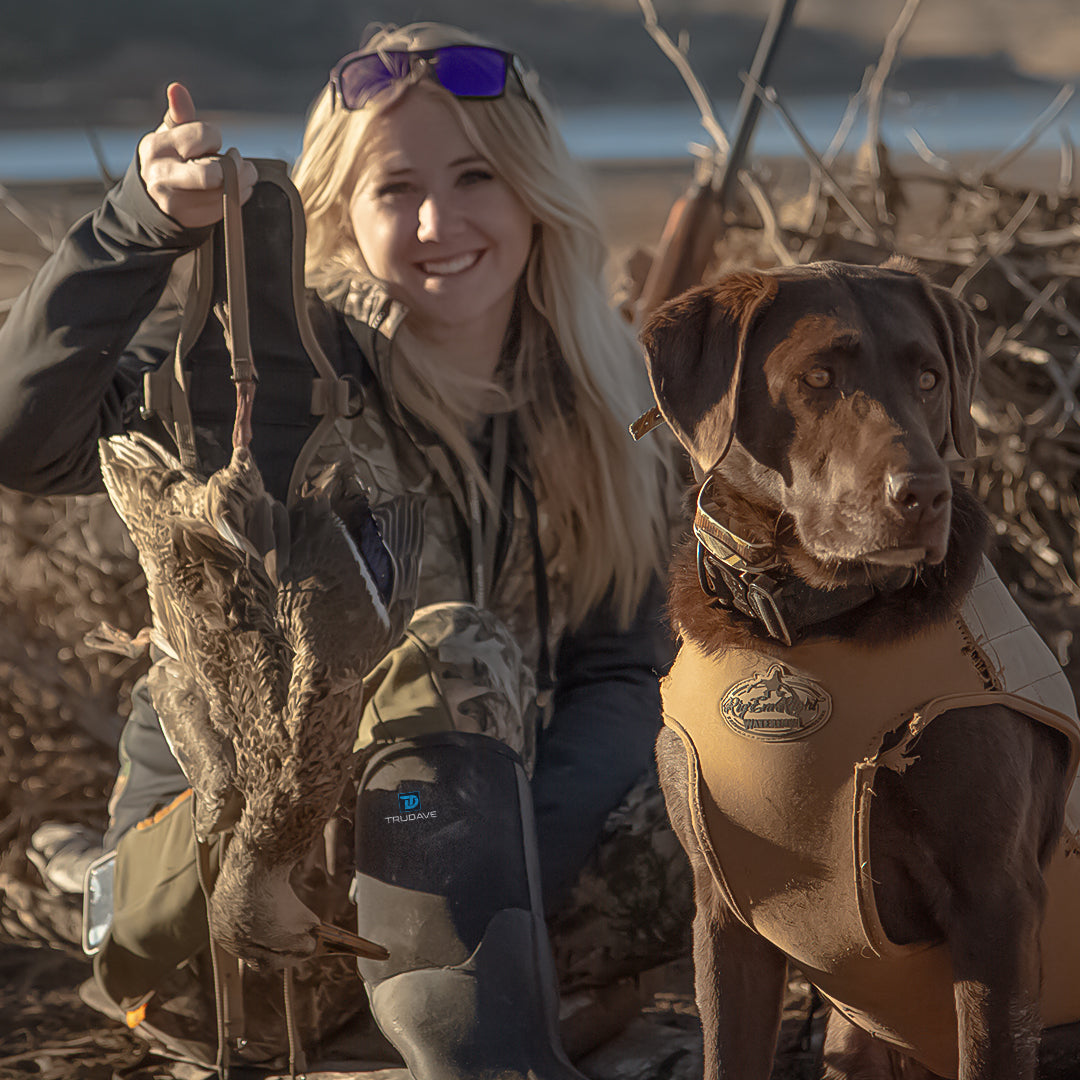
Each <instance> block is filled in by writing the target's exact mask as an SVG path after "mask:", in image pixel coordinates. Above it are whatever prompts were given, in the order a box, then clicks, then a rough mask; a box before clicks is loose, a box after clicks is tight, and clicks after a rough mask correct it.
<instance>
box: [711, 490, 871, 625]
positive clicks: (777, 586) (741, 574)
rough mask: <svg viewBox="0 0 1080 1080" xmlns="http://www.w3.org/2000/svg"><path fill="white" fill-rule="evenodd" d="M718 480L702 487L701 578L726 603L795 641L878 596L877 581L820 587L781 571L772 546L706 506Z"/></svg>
mask: <svg viewBox="0 0 1080 1080" xmlns="http://www.w3.org/2000/svg"><path fill="white" fill-rule="evenodd" d="M712 479H713V478H712V477H711V476H710V477H709V478H708V479H707V480H706V481H705V483H704V484H702V485H701V490H700V491H699V492H698V497H697V506H696V508H695V510H694V536H695V537H696V539H697V542H698V543H697V571H698V581H699V582H700V584H701V588H702V590H703V591H704V593H705V594H706V596H711V597H713V599H714V600H715V601H716V603H718V604H719V605H720V606H721V607H724V608H729V609H732V608H733V609H734V610H736V611H739V612H741V613H742V614H743V615H747V616H749V617H750V618H751V619H753V620H754V621H755V622H756V623H758V624H759V625H761V626H762V627H764V629H765V632H766V633H767V634H768V635H769V637H771V638H773V639H774V640H775V641H780V642H782V643H783V644H784V645H793V644H794V643H795V640H796V638H798V637H801V636H802V631H804V630H806V629H807V628H808V627H810V626H816V625H817V624H818V623H823V622H825V621H827V620H828V619H832V618H835V617H836V616H837V615H844V614H846V613H847V612H849V611H854V610H855V608H858V607H861V606H862V605H863V604H865V603H866V602H867V601H869V600H872V599H873V598H874V597H875V596H876V595H877V589H875V588H874V587H873V586H872V585H853V586H848V587H846V588H842V589H817V588H815V587H814V586H812V585H808V584H807V583H806V582H805V581H803V580H802V579H801V578H797V577H793V576H791V575H790V574H782V573H780V572H779V571H780V570H781V567H782V565H783V564H782V563H781V562H780V560H779V559H778V558H777V557H776V555H775V551H774V549H773V548H772V547H771V545H768V544H756V543H753V542H752V541H750V540H745V539H743V538H742V537H741V536H738V535H737V534H735V533H733V532H732V531H731V530H730V529H729V528H728V527H727V526H726V525H722V524H721V523H720V522H719V521H717V520H716V518H715V517H714V516H713V515H712V514H710V513H709V511H708V510H707V509H706V508H705V506H704V504H703V500H702V496H703V495H704V494H705V491H706V489H707V488H708V486H709V484H710V483H711V482H712ZM770 556H771V558H770Z"/></svg>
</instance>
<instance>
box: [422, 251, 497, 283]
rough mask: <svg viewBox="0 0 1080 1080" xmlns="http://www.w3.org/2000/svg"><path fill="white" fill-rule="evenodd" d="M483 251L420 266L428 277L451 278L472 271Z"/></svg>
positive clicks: (433, 260) (431, 261) (424, 263)
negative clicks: (453, 275)
mask: <svg viewBox="0 0 1080 1080" xmlns="http://www.w3.org/2000/svg"><path fill="white" fill-rule="evenodd" d="M482 254H483V252H482V251H469V252H467V253H466V254H464V255H455V256H454V257H453V258H452V259H437V260H436V259H432V260H430V261H429V262H422V263H420V264H419V266H420V270H421V272H422V273H424V274H426V275H427V276H428V277H449V276H450V275H452V274H460V273H462V271H464V270H470V269H472V267H474V266H475V265H476V264H477V263H478V262H479V261H480V256H481V255H482Z"/></svg>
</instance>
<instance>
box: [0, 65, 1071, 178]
mask: <svg viewBox="0 0 1080 1080" xmlns="http://www.w3.org/2000/svg"><path fill="white" fill-rule="evenodd" d="M1053 97H1054V90H1053V89H1049V88H1048V89H1041V88H1027V87H1023V88H1010V89H1003V90H971V89H965V90H956V91H940V90H939V91H934V92H927V93H925V94H918V95H916V94H910V95H909V94H894V95H891V96H890V97H889V99H888V101H887V104H886V107H885V111H884V114H883V121H882V135H883V138H884V140H885V142H886V144H887V145H888V146H889V148H890V149H891V150H892V151H893V152H894V154H896V153H903V152H906V151H908V150H910V149H911V145H910V143H909V142H908V139H907V135H906V131H907V129H908V128H914V129H915V130H917V131H918V133H919V135H921V137H922V138H923V140H924V141H925V142H926V143H927V144H928V145H929V147H930V148H931V149H932V150H933V151H935V152H936V153H937V154H939V155H941V156H943V157H945V158H948V157H949V156H950V155H951V154H960V153H970V152H978V151H987V152H995V151H998V150H1001V149H1003V148H1004V147H1006V146H1008V145H1010V144H1011V143H1013V142H1014V141H1015V140H1017V139H1019V138H1021V137H1022V136H1023V135H1024V134H1025V132H1026V131H1027V130H1028V128H1029V127H1030V125H1031V124H1032V122H1033V121H1034V120H1035V118H1036V117H1037V116H1038V115H1039V114H1040V113H1041V112H1042V111H1043V109H1045V108H1046V107H1047V105H1049V103H1050V102H1051V100H1052V99H1053ZM785 104H786V105H787V107H788V109H789V110H790V112H791V113H792V114H793V116H794V117H795V120H796V121H797V123H798V124H799V127H800V129H801V130H802V131H803V133H804V134H805V135H806V137H807V138H808V139H809V140H810V142H811V143H812V144H813V146H814V147H815V148H816V149H817V150H818V151H819V152H821V151H824V150H825V148H826V146H827V145H828V143H829V141H830V140H831V139H832V137H833V134H834V132H835V131H836V128H837V125H838V124H839V123H840V119H841V117H842V116H843V113H844V110H845V108H846V107H847V98H846V97H841V96H828V97H807V98H800V99H791V100H790V101H787V102H785ZM717 115H718V118H719V120H720V122H721V124H723V125H724V126H725V128H726V129H727V131H728V133H729V135H730V134H733V132H732V131H731V126H732V122H733V117H734V115H735V105H734V103H732V102H724V103H720V105H719V106H718V107H717ZM1078 120H1080V102H1078V100H1077V99H1075V98H1074V99H1073V100H1072V101H1070V102H1069V104H1068V106H1066V108H1065V110H1064V111H1063V112H1062V114H1061V115H1060V116H1059V117H1058V119H1057V121H1055V123H1054V124H1053V125H1052V126H1051V127H1050V129H1049V130H1048V131H1046V132H1044V133H1043V135H1042V136H1041V138H1040V140H1039V144H1038V145H1040V146H1041V147H1044V148H1052V147H1054V146H1056V145H1058V143H1059V141H1060V135H1059V131H1060V128H1061V126H1062V125H1065V126H1070V125H1075V124H1076V123H1077V121H1078ZM222 126H223V131H224V137H225V145H226V146H236V147H237V148H238V149H239V150H240V151H241V152H242V153H243V154H245V155H247V156H249V157H273V158H284V159H285V160H286V161H289V162H291V161H292V160H293V159H294V158H295V157H296V154H297V153H298V152H299V149H300V136H301V131H302V128H303V120H302V118H300V117H297V118H295V119H275V120H268V119H265V118H261V117H257V116H245V117H241V118H230V119H228V120H226V122H225V123H223V125H222ZM561 127H562V131H563V134H564V135H565V136H566V140H567V142H568V144H569V146H570V149H571V151H572V152H573V153H574V154H575V155H576V156H577V157H579V158H581V159H583V160H586V161H613V160H619V159H627V160H662V159H671V158H680V157H682V156H684V155H685V154H686V153H687V148H688V145H689V144H690V143H692V142H699V143H708V142H709V139H708V136H707V135H706V133H705V131H704V130H703V128H702V127H701V124H700V121H699V116H698V113H697V111H696V109H695V108H694V106H693V104H692V103H690V102H686V103H675V104H663V105H654V106H642V105H632V106H631V105H604V106H597V107H594V108H581V109H571V110H566V111H565V112H564V114H563V116H562V122H561ZM863 130H864V121H863V120H862V119H861V118H860V120H859V121H858V122H857V123H856V126H855V130H854V131H853V133H852V136H851V139H850V141H849V147H850V146H854V145H857V143H858V141H859V140H860V139H861V137H862V134H863ZM142 134H143V132H141V131H134V130H117V129H109V128H100V129H97V130H96V131H95V135H96V137H97V139H98V141H99V145H100V147H101V151H102V154H103V156H104V158H105V161H106V164H107V166H108V168H109V171H110V172H111V173H112V174H113V175H119V174H121V173H122V172H123V171H124V169H125V168H126V167H127V165H128V162H129V161H130V160H131V158H132V155H133V154H134V151H135V145H136V143H137V142H138V140H139V137H140V136H141V135H142ZM1077 141H1080V140H1077ZM753 151H754V153H755V154H757V155H760V156H783V155H789V154H795V155H798V154H800V153H801V151H800V150H799V147H798V144H797V143H796V141H795V139H794V138H793V136H792V135H791V134H790V133H789V132H788V130H787V129H786V128H785V127H784V125H783V124H782V122H781V121H780V120H779V119H778V118H777V117H776V116H775V115H773V114H772V113H771V112H770V111H769V110H768V109H764V110H763V112H762V116H761V121H760V123H759V126H758V130H757V132H756V134H755V138H754V145H753ZM98 175H99V172H98V165H97V159H96V158H95V156H94V153H93V150H92V149H91V144H90V140H89V138H88V136H87V133H86V131H85V130H82V129H73V130H56V131H0V180H4V181H29V180H77V179H90V178H95V177H97V176H98Z"/></svg>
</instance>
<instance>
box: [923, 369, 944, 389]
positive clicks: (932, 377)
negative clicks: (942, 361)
mask: <svg viewBox="0 0 1080 1080" xmlns="http://www.w3.org/2000/svg"><path fill="white" fill-rule="evenodd" d="M939 382H941V376H940V375H939V374H938V373H937V372H936V371H924V372H923V373H922V374H921V375H920V376H919V389H920V390H923V391H926V390H933V389H934V387H935V386H937V384H938V383H939Z"/></svg>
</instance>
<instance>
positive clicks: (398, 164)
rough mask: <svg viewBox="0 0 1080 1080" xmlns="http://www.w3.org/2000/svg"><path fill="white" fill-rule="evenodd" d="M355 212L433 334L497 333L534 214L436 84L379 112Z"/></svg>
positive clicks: (425, 331) (357, 225) (393, 282)
mask: <svg viewBox="0 0 1080 1080" xmlns="http://www.w3.org/2000/svg"><path fill="white" fill-rule="evenodd" d="M370 137H371V143H370V156H369V160H368V163H367V168H365V169H364V170H363V172H362V173H361V176H360V179H359V181H358V183H357V185H356V189H355V191H354V192H353V196H352V200H351V202H350V207H349V213H350V219H351V221H352V226H353V230H354V232H355V233H356V240H357V244H358V245H359V248H360V254H361V256H362V257H363V260H364V262H365V263H366V265H367V267H368V269H369V271H370V272H371V273H372V274H373V275H374V276H375V277H377V278H380V279H381V280H382V281H384V282H385V283H386V285H387V287H388V288H389V290H390V293H391V295H392V296H393V297H394V298H395V299H397V300H400V301H402V303H404V304H405V306H406V307H407V308H408V309H409V324H410V326H411V327H412V329H413V331H414V332H415V333H417V334H418V335H420V336H423V337H428V338H432V339H436V340H440V339H445V338H446V337H447V335H454V336H455V337H456V338H459V339H460V338H461V337H463V336H464V337H469V336H473V335H475V336H477V337H478V340H481V341H489V340H492V339H496V340H497V342H501V340H502V336H503V334H504V333H505V331H506V327H507V324H508V322H509V319H510V313H511V311H512V309H513V304H514V293H515V289H516V287H517V283H518V280H519V279H520V277H521V275H522V272H523V271H524V269H525V263H526V261H527V259H528V256H529V250H530V247H531V245H532V233H533V219H532V215H531V214H530V213H529V211H528V209H527V208H526V206H525V204H524V203H523V202H522V201H521V199H520V198H518V196H517V195H516V194H515V192H514V191H512V190H511V188H510V187H509V186H508V185H507V184H506V183H505V181H503V180H502V179H501V178H500V177H499V176H497V175H496V173H495V171H494V170H493V169H492V167H491V165H490V164H489V163H488V162H487V160H486V159H485V158H484V157H483V156H482V155H481V154H480V153H479V152H478V151H477V149H476V148H475V147H474V146H473V145H472V144H471V143H470V142H469V140H468V139H467V138H466V137H465V133H464V131H462V129H461V125H460V124H459V122H458V120H457V117H456V116H455V115H454V113H453V111H452V110H451V109H450V107H449V106H448V105H447V104H446V102H444V101H442V100H441V99H440V97H439V96H438V94H437V93H435V92H433V91H430V90H428V89H427V88H425V87H414V88H413V89H412V90H410V91H409V92H407V93H406V94H405V96H404V97H403V98H402V99H401V100H400V101H398V102H397V103H396V104H394V105H393V106H391V107H390V108H389V109H387V110H386V112H385V113H383V114H382V115H380V116H378V117H376V118H375V119H374V120H373V121H372V124H371V129H370Z"/></svg>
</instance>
